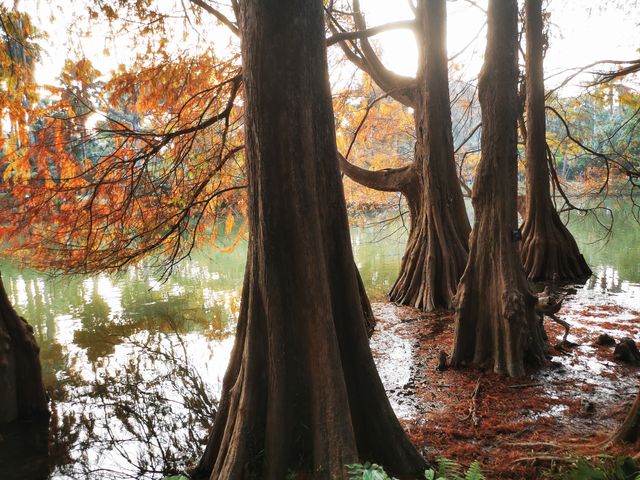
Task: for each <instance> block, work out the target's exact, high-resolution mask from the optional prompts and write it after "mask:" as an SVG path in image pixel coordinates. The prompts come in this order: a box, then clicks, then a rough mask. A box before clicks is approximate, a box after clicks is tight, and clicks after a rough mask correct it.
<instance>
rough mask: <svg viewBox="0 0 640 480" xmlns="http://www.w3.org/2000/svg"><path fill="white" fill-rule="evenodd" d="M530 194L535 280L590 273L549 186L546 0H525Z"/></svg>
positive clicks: (528, 235)
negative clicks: (546, 108)
mask: <svg viewBox="0 0 640 480" xmlns="http://www.w3.org/2000/svg"><path fill="white" fill-rule="evenodd" d="M525 21H526V38H527V55H526V57H527V58H526V78H527V142H526V159H527V196H526V213H525V217H524V225H523V229H522V240H523V241H522V248H521V251H520V255H521V258H522V263H523V265H524V270H525V273H526V274H527V276H528V277H529V278H530V279H532V280H551V279H553V278H558V279H559V280H574V279H579V278H584V277H587V276H589V275H591V270H590V269H589V267H588V265H587V263H586V261H585V259H584V257H583V256H582V255H581V254H580V250H579V249H578V245H577V243H576V241H575V239H574V238H573V236H572V235H571V232H569V230H568V229H567V227H566V226H565V224H564V223H563V222H562V220H561V219H560V216H559V215H558V212H557V211H556V209H555V207H554V205H553V202H552V201H551V193H550V189H549V165H548V164H547V148H546V145H547V144H546V125H545V109H544V104H545V101H544V73H543V49H544V37H543V22H542V0H526V2H525Z"/></svg>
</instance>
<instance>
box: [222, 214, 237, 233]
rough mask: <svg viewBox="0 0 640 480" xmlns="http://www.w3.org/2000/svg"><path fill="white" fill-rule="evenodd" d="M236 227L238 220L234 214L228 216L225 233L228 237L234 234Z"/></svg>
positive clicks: (225, 222)
mask: <svg viewBox="0 0 640 480" xmlns="http://www.w3.org/2000/svg"><path fill="white" fill-rule="evenodd" d="M235 225H236V219H235V218H234V216H233V213H231V212H230V213H229V214H227V218H226V220H225V221H224V233H225V234H226V235H230V234H231V232H233V227H235Z"/></svg>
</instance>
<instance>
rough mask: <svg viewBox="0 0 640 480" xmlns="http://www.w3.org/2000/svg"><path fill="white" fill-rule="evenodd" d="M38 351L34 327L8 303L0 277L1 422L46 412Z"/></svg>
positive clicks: (37, 416)
mask: <svg viewBox="0 0 640 480" xmlns="http://www.w3.org/2000/svg"><path fill="white" fill-rule="evenodd" d="M39 352H40V348H39V347H38V344H37V343H36V339H35V337H34V336H33V328H31V326H30V325H29V324H28V323H27V321H26V320H25V319H24V318H22V317H20V316H18V314H17V313H16V311H15V310H14V309H13V307H12V306H11V303H10V302H9V297H8V296H7V292H6V291H5V289H4V285H3V284H2V278H1V277H0V424H1V423H8V422H12V421H13V420H32V419H35V418H39V417H46V416H47V415H48V413H49V410H48V402H47V396H46V393H45V390H44V386H43V384H42V371H41V368H40V358H39Z"/></svg>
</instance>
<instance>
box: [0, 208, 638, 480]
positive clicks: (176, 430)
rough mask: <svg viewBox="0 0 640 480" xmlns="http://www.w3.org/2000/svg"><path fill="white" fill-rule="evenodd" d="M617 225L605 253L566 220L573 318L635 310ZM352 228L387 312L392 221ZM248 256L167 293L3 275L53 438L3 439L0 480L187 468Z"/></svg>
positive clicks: (591, 226)
mask: <svg viewBox="0 0 640 480" xmlns="http://www.w3.org/2000/svg"><path fill="white" fill-rule="evenodd" d="M614 211H615V213H616V223H615V230H614V233H613V235H612V236H611V237H610V238H609V240H608V242H606V243H605V242H603V241H601V240H600V239H601V238H602V236H603V231H602V229H601V228H600V227H598V226H597V224H596V222H594V221H593V220H592V219H590V218H580V217H577V216H576V217H572V221H571V223H570V228H571V230H572V231H573V233H574V235H575V236H576V238H577V240H578V243H579V244H580V247H581V249H582V252H583V253H584V255H585V257H586V259H587V261H588V263H589V264H590V265H591V267H592V269H593V270H594V276H593V277H592V278H591V279H590V280H589V281H588V282H587V283H586V284H585V285H584V286H582V287H580V288H579V289H578V291H577V293H576V294H575V295H574V296H573V297H572V298H571V299H570V302H571V303H572V304H573V305H574V307H575V306H576V305H584V306H585V307H587V308H588V307H589V305H594V304H601V303H612V304H617V305H621V306H624V307H625V308H629V309H635V310H640V226H638V224H636V223H635V222H634V220H633V219H632V218H631V215H630V213H629V211H628V209H623V208H620V207H615V208H614ZM358 223H363V224H361V225H359V226H354V227H353V228H352V232H351V233H352V242H353V247H354V252H355V256H356V262H357V264H358V267H359V268H360V271H361V273H362V277H363V279H364V282H365V285H366V287H367V290H368V292H369V295H370V297H371V299H372V300H373V301H383V300H384V297H385V294H386V292H387V291H388V290H389V288H390V287H391V285H392V283H393V281H394V279H395V276H396V274H397V271H398V268H399V264H400V259H401V256H402V253H403V248H404V242H405V240H406V230H405V229H404V228H403V226H402V224H401V223H400V222H399V221H397V220H396V221H395V222H391V223H380V222H379V221H376V220H374V219H367V220H365V221H362V220H360V221H359V222H358ZM245 254H246V244H240V245H239V246H238V247H237V248H236V249H235V250H234V251H233V252H231V253H221V252H219V251H216V250H213V249H211V250H200V251H198V252H196V253H194V255H193V256H192V258H191V260H189V261H187V262H184V263H183V264H181V265H180V266H179V267H178V268H177V269H176V270H175V272H174V273H173V275H172V276H171V277H170V278H169V279H168V281H166V282H164V283H159V282H158V281H157V280H156V279H155V277H154V272H153V271H150V270H148V269H146V268H145V267H137V268H131V269H129V270H127V271H126V272H123V273H122V274H119V275H116V276H109V275H96V276H90V277H89V276H71V277H70V276H66V277H63V278H51V277H48V276H46V275H44V274H42V273H38V272H32V271H24V270H19V269H17V268H16V267H15V266H12V265H11V264H8V263H2V264H0V270H1V271H2V276H3V280H4V284H5V287H6V288H7V291H8V293H9V297H10V299H11V301H12V302H13V304H14V305H15V307H16V309H17V310H18V312H19V313H20V314H21V315H23V316H24V317H25V318H27V319H28V320H29V322H30V323H31V324H32V325H33V327H34V329H35V333H36V337H37V339H38V342H39V343H40V345H41V348H42V350H41V360H42V364H43V370H44V379H45V383H46V385H47V388H48V390H49V393H50V396H51V399H52V410H53V416H52V419H51V422H50V428H49V429H48V431H43V429H42V428H39V427H38V426H35V425H33V426H29V425H27V426H25V425H21V426H19V427H17V428H13V429H5V430H4V431H2V432H0V478H18V479H19V478H25V479H34V480H35V479H39V478H43V479H44V478H51V479H78V478H96V479H121V478H161V477H162V476H163V474H167V473H172V472H174V471H180V470H181V469H183V468H184V467H185V466H187V465H188V464H189V463H190V462H192V461H195V460H196V459H197V457H198V455H199V453H200V452H201V451H202V445H203V441H204V439H205V437H206V432H207V429H208V428H209V426H210V422H211V420H212V418H213V416H214V413H215V409H216V401H217V398H218V394H219V391H220V386H221V381H222V376H223V374H224V371H225V368H226V363H227V358H228V356H229V352H230V349H231V347H232V341H233V338H232V336H233V331H234V323H235V317H236V315H237V312H238V309H239V302H240V287H241V284H242V277H243V272H244V262H245ZM636 340H640V338H637V339H636ZM373 346H374V349H375V348H376V345H375V344H374V345H373ZM379 348H387V347H386V346H385V344H384V343H381V344H380V346H379ZM403 355H410V352H408V350H407V349H403V348H399V351H398V354H397V355H395V354H394V355H385V356H383V357H384V358H383V359H382V360H379V362H381V363H384V362H387V363H389V362H392V363H393V362H396V365H393V364H389V365H384V364H383V365H379V367H381V369H382V371H383V373H382V377H383V381H385V383H386V385H387V387H388V388H393V387H394V386H395V385H393V383H394V382H396V383H397V382H400V383H401V382H402V379H401V378H398V374H396V375H395V376H394V375H385V374H384V372H385V371H390V370H391V371H393V370H397V371H400V372H401V368H399V367H400V366H401V365H402V362H404V361H405V359H403ZM399 375H401V373H400V374H399ZM396 407H397V411H398V414H399V415H401V416H409V415H410V412H407V411H404V410H403V409H402V407H401V406H399V405H396ZM26 430H33V433H32V434H30V435H25V431H26Z"/></svg>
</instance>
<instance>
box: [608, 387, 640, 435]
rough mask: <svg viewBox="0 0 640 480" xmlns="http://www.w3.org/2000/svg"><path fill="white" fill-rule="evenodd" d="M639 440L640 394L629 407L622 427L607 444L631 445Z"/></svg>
mask: <svg viewBox="0 0 640 480" xmlns="http://www.w3.org/2000/svg"><path fill="white" fill-rule="evenodd" d="M638 438H640V392H638V395H636V400H635V402H633V405H632V406H631V410H629V413H628V414H627V416H626V418H625V419H624V422H622V425H620V427H618V429H617V430H616V431H615V433H614V434H613V436H612V437H611V438H610V439H609V443H622V442H624V443H632V442H635V441H636V440H637V439H638Z"/></svg>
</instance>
